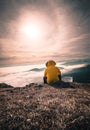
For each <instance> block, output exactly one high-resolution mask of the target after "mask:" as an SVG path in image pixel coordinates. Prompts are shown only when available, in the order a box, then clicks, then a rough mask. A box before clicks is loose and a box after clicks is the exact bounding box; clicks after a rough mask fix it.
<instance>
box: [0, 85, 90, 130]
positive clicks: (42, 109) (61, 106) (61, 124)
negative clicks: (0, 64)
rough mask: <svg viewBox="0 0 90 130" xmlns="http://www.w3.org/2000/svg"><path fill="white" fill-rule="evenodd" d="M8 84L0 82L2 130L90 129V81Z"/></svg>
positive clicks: (0, 127)
mask: <svg viewBox="0 0 90 130" xmlns="http://www.w3.org/2000/svg"><path fill="white" fill-rule="evenodd" d="M2 86H3V87H2ZM5 86H7V85H6V84H4V85H3V84H0V87H1V88H0V130H90V93H89V92H90V84H78V83H72V85H71V86H73V87H72V88H71V87H69V86H68V87H65V88H64V87H62V86H61V88H60V87H57V86H56V87H55V86H53V87H52V86H49V85H47V84H43V85H37V84H29V85H26V86H25V87H22V88H20V87H18V88H13V87H11V86H8V87H6V88H5Z"/></svg>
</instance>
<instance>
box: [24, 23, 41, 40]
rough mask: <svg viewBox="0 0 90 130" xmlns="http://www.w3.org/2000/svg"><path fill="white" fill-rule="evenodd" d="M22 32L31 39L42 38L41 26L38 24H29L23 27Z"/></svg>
mask: <svg viewBox="0 0 90 130" xmlns="http://www.w3.org/2000/svg"><path fill="white" fill-rule="evenodd" d="M22 32H23V33H24V34H25V35H26V36H28V37H29V38H31V39H33V40H34V39H38V38H40V37H41V36H42V31H41V28H40V26H38V25H36V24H27V25H24V26H23V27H22Z"/></svg>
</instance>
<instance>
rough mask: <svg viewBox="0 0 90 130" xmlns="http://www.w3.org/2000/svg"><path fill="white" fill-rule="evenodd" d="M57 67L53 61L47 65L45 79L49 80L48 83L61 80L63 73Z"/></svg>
mask: <svg viewBox="0 0 90 130" xmlns="http://www.w3.org/2000/svg"><path fill="white" fill-rule="evenodd" d="M55 65H56V63H55V62H54V61H52V60H50V61H48V62H47V63H46V66H47V68H46V69H45V72H44V77H46V78H47V83H51V82H54V81H58V80H59V77H58V75H61V72H60V70H59V69H58V67H56V66H55Z"/></svg>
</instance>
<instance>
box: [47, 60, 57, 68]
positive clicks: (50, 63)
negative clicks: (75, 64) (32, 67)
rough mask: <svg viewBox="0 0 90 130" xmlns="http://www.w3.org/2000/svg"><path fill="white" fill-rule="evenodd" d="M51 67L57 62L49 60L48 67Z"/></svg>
mask: <svg viewBox="0 0 90 130" xmlns="http://www.w3.org/2000/svg"><path fill="white" fill-rule="evenodd" d="M51 65H56V62H55V61H53V60H49V61H47V62H46V67H49V66H51Z"/></svg>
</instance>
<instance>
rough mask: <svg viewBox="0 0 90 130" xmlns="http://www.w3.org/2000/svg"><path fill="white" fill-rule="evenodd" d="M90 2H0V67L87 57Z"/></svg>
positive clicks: (68, 0)
mask: <svg viewBox="0 0 90 130" xmlns="http://www.w3.org/2000/svg"><path fill="white" fill-rule="evenodd" d="M89 23H90V0H0V66H5V65H15V64H25V63H41V62H46V61H47V60H49V59H53V60H55V61H63V60H69V59H77V58H80V59H81V58H89V57H90V49H89V48H90V25H89Z"/></svg>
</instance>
